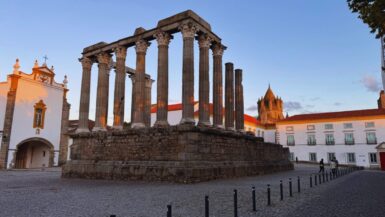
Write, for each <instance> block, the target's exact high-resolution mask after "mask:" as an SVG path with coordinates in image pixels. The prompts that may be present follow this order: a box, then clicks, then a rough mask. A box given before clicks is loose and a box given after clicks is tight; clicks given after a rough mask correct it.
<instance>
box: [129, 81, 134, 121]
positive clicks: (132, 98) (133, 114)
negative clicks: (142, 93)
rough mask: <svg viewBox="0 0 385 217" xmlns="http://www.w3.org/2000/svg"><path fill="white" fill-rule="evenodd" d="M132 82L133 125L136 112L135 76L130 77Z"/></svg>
mask: <svg viewBox="0 0 385 217" xmlns="http://www.w3.org/2000/svg"><path fill="white" fill-rule="evenodd" d="M129 77H130V78H131V82H132V89H131V125H132V123H133V121H134V111H135V75H134V74H133V75H130V76H129Z"/></svg>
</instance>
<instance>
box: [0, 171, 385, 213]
mask: <svg viewBox="0 0 385 217" xmlns="http://www.w3.org/2000/svg"><path fill="white" fill-rule="evenodd" d="M314 172H318V168H317V167H314V166H307V165H296V169H295V171H288V172H281V173H276V174H270V175H265V176H255V177H246V178H238V179H231V180H217V181H211V182H205V183H198V184H190V185H183V184H170V183H147V182H123V181H104V180H81V179H61V178H60V170H58V169H53V170H52V169H51V170H48V171H2V172H0V216H18V217H22V216H96V217H98V216H101V217H102V216H105V217H108V216H110V215H111V214H115V215H117V216H118V217H119V216H125V217H155V216H156V217H162V216H166V205H167V204H172V206H173V217H181V216H183V217H198V216H199V217H200V216H204V196H205V195H209V197H210V216H212V217H214V216H216V217H231V216H234V215H233V189H237V190H238V209H239V216H240V217H248V216H250V217H251V216H253V217H254V216H285V215H286V214H288V213H291V215H289V216H297V214H296V213H297V212H298V213H301V214H302V215H303V216H313V215H307V213H308V210H306V209H300V207H313V206H314V205H317V204H319V203H321V204H327V201H328V200H329V199H330V198H329V197H331V199H333V198H336V196H331V195H329V197H326V198H324V197H325V193H326V194H329V193H328V192H334V195H338V194H339V193H338V191H337V190H341V195H339V198H340V199H339V201H342V202H344V201H346V198H347V195H355V198H356V199H357V200H359V201H358V202H357V203H360V202H363V200H362V198H361V197H360V196H359V194H361V193H360V192H359V193H356V191H355V190H354V189H355V188H350V187H349V186H350V183H352V184H353V186H357V185H358V186H368V185H363V183H372V182H373V183H377V185H378V184H381V182H382V185H383V183H385V182H384V180H383V179H384V176H385V173H382V172H371V171H369V172H366V171H359V172H354V173H352V174H349V175H346V176H343V177H340V178H338V179H336V180H333V181H332V182H327V183H323V184H321V185H318V186H316V187H313V188H309V174H311V173H314ZM377 173H378V175H377ZM373 174H375V175H373ZM297 176H300V177H301V187H302V192H301V193H300V194H298V193H297V192H296V189H297V188H296V187H297V185H296V179H297ZM381 177H382V180H380V181H379V180H377V179H379V178H381ZM289 178H293V179H294V180H295V181H294V182H293V192H294V193H293V194H294V195H293V197H292V198H290V197H289V195H288V194H289V192H288V179H289ZM281 179H282V180H283V181H284V193H285V195H284V197H285V198H284V200H283V201H280V200H279V180H281ZM352 180H353V181H354V182H352ZM370 180H372V181H370ZM267 184H271V190H272V196H271V198H272V206H270V207H267V206H266V203H267V199H266V198H267V197H266V186H267ZM253 185H254V186H255V187H256V194H257V209H258V211H257V212H252V210H251V209H252V204H251V187H252V186H253ZM383 186H384V185H383ZM383 186H382V190H383V191H385V188H384V187H383ZM368 190H370V191H372V194H374V193H375V192H378V189H377V190H376V188H375V185H374V184H370V186H369V189H368ZM342 194H343V195H342ZM362 195H365V196H368V197H370V195H371V194H370V193H367V195H366V194H362ZM381 197H382V198H384V196H381ZM331 199H330V200H331ZM317 200H321V202H318V201H317ZM351 200H352V201H353V200H354V197H353V196H352V198H351ZM368 200H370V201H373V203H374V202H376V204H375V205H374V207H378V208H380V207H381V205H379V203H378V202H377V200H374V199H373V200H372V199H370V198H369V199H368ZM313 201H314V202H313ZM365 204H367V203H365V202H363V203H362V204H361V205H360V208H359V209H364V208H366V209H370V207H369V206H370V204H367V205H368V206H365ZM382 204H383V203H382ZM363 206H365V207H363ZM344 207H345V209H349V204H347V205H346V204H345V206H344ZM309 209H310V208H309ZM336 209H338V207H337V208H336ZM357 209H358V208H357ZM321 210H322V209H321ZM293 213H294V214H293ZM317 213H318V212H317ZM373 214H375V213H374V212H373ZM314 216H316V215H314ZM322 216H330V215H327V214H323V215H322ZM352 216H353V215H352ZM372 216H376V215H372Z"/></svg>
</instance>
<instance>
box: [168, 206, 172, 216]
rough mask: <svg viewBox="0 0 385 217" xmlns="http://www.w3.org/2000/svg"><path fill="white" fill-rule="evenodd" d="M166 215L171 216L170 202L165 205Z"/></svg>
mask: <svg viewBox="0 0 385 217" xmlns="http://www.w3.org/2000/svg"><path fill="white" fill-rule="evenodd" d="M167 217H172V213H171V204H170V205H167Z"/></svg>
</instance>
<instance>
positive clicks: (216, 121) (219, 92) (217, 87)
mask: <svg viewBox="0 0 385 217" xmlns="http://www.w3.org/2000/svg"><path fill="white" fill-rule="evenodd" d="M211 48H212V51H213V58H214V59H213V65H214V68H213V71H214V76H213V126H214V127H218V128H223V86H222V56H223V51H224V50H225V49H226V47H225V46H223V45H221V44H219V43H215V44H214V45H213V46H212V47H211Z"/></svg>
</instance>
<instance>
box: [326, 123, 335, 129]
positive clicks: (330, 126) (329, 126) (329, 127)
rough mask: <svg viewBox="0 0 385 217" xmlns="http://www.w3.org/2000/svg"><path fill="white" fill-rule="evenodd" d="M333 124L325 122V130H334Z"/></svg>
mask: <svg viewBox="0 0 385 217" xmlns="http://www.w3.org/2000/svg"><path fill="white" fill-rule="evenodd" d="M332 129H333V124H325V130H332Z"/></svg>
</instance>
